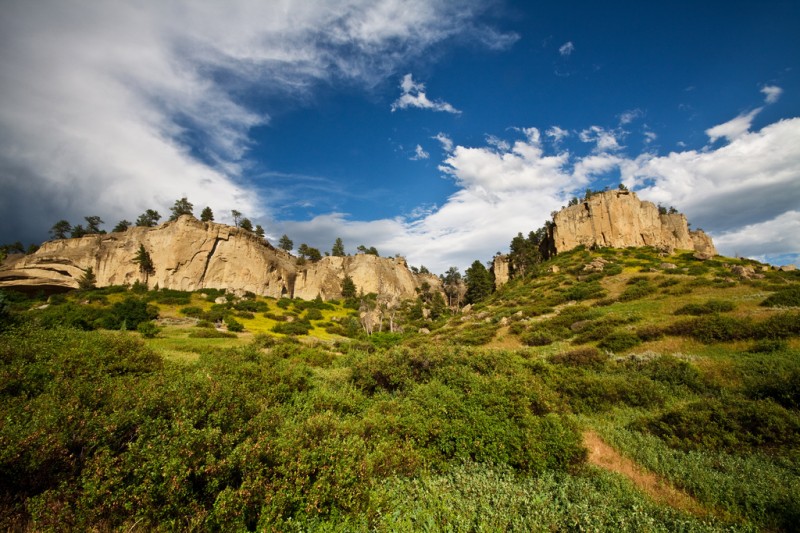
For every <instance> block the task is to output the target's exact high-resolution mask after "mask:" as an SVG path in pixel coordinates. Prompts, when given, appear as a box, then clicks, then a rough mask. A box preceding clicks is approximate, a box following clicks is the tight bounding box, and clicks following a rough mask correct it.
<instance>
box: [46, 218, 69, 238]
mask: <svg viewBox="0 0 800 533" xmlns="http://www.w3.org/2000/svg"><path fill="white" fill-rule="evenodd" d="M71 231H72V224H70V223H69V221H68V220H59V221H58V222H56V223H55V224H53V227H52V228H50V234H51V235H52V236H53V238H54V239H66V238H67V235H68V234H69V233H70V232H71Z"/></svg>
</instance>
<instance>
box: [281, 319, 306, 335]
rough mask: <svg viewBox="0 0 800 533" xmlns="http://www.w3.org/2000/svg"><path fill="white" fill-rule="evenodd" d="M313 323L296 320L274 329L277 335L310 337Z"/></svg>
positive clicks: (282, 323)
mask: <svg viewBox="0 0 800 533" xmlns="http://www.w3.org/2000/svg"><path fill="white" fill-rule="evenodd" d="M311 328H312V326H311V323H310V322H307V321H305V320H295V321H293V322H281V323H279V324H275V325H274V326H273V327H272V331H274V332H275V333H281V334H283V335H308V332H309V331H311Z"/></svg>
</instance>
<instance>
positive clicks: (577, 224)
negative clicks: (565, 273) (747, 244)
mask: <svg viewBox="0 0 800 533" xmlns="http://www.w3.org/2000/svg"><path fill="white" fill-rule="evenodd" d="M581 245H583V246H586V247H587V248H591V247H608V248H628V247H638V246H652V247H654V248H657V249H659V250H661V251H663V252H666V253H669V254H671V253H672V252H674V251H675V250H692V251H694V252H695V253H696V254H697V257H698V258H701V259H710V258H711V257H713V256H715V255H717V250H716V248H715V247H714V243H713V242H712V240H711V237H709V236H708V235H706V233H705V232H703V231H702V230H690V229H689V223H688V222H687V220H686V216H685V215H683V214H681V213H662V212H660V210H659V208H658V206H657V205H656V204H654V203H652V202H647V201H642V200H640V199H639V197H638V196H636V193H634V192H631V191H624V190H615V191H605V192H601V193H597V194H594V195H592V196H591V197H590V198H588V199H586V200H584V201H583V202H580V203H578V204H577V205H572V206H569V207H565V208H563V209H562V210H561V211H558V212H557V213H555V214H554V215H553V220H552V223H551V224H550V225H549V226H548V234H547V238H546V242H545V243H544V248H545V252H546V255H554V254H558V253H561V252H566V251H569V250H572V249H573V248H577V247H578V246H581ZM492 269H493V271H494V275H495V285H496V286H497V287H500V286H502V285H504V284H505V283H507V282H508V280H509V279H510V275H511V271H512V270H513V265H511V263H510V258H509V256H508V255H498V256H496V257H495V258H494V260H493V265H492Z"/></svg>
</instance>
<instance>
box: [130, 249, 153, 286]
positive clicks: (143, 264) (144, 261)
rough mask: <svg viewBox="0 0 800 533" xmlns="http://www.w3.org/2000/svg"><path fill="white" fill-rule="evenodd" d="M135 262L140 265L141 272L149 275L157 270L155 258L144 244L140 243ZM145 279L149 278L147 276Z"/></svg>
mask: <svg viewBox="0 0 800 533" xmlns="http://www.w3.org/2000/svg"><path fill="white" fill-rule="evenodd" d="M133 262H134V263H136V264H137V265H139V272H141V273H142V274H144V275H145V276H148V275H150V274H152V273H154V272H155V271H156V268H155V265H154V264H153V260H152V259H151V258H150V253H149V252H148V251H147V249H146V248H145V247H144V244H140V245H139V250H138V251H137V252H136V257H134V259H133ZM145 279H147V278H146V277H145Z"/></svg>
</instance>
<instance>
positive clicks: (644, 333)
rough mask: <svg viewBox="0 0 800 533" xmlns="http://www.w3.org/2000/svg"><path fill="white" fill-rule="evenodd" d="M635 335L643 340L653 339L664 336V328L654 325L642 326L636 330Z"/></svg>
mask: <svg viewBox="0 0 800 533" xmlns="http://www.w3.org/2000/svg"><path fill="white" fill-rule="evenodd" d="M636 336H637V337H639V338H640V339H641V340H642V341H643V342H648V341H655V340H658V339H660V338H662V337H663V336H664V329H663V328H661V327H659V326H655V325H648V326H642V327H640V328H638V329H637V330H636Z"/></svg>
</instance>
